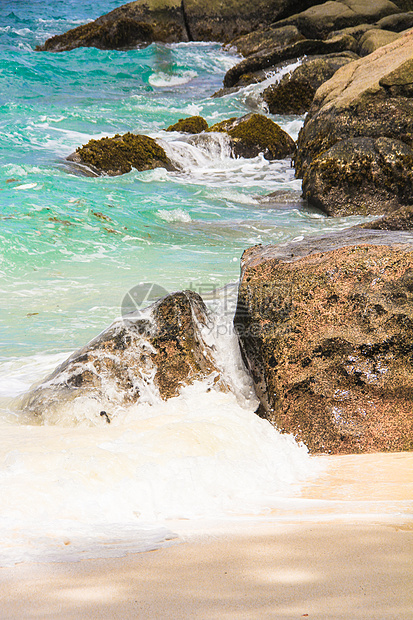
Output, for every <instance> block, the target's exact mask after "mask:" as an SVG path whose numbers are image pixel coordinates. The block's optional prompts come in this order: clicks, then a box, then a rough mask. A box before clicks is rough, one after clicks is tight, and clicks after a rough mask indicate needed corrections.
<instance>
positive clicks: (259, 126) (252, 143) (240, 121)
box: [209, 114, 295, 160]
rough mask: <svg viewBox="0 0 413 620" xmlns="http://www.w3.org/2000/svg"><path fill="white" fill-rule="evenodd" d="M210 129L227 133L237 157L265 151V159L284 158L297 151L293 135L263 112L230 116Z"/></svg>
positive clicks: (252, 155)
mask: <svg viewBox="0 0 413 620" xmlns="http://www.w3.org/2000/svg"><path fill="white" fill-rule="evenodd" d="M209 131H218V132H223V133H227V134H228V135H229V136H230V137H231V147H232V153H233V155H234V156H235V157H256V156H257V155H258V154H259V153H263V154H264V158H265V159H269V160H271V159H284V158H285V157H291V156H292V155H293V154H294V152H295V142H294V140H293V139H292V138H291V136H289V135H288V133H286V132H285V131H284V130H283V129H281V127H280V126H279V125H277V124H276V123H274V121H272V120H271V119H269V118H267V117H266V116H263V115H262V114H247V116H243V117H242V118H230V119H228V120H225V121H221V122H220V123H217V124H215V125H213V126H212V127H210V128H209Z"/></svg>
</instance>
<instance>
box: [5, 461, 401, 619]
mask: <svg viewBox="0 0 413 620" xmlns="http://www.w3.org/2000/svg"><path fill="white" fill-rule="evenodd" d="M412 484H413V477H412V455H411V454H408V453H406V454H393V455H392V454H377V455H359V456H348V457H333V459H332V460H330V461H329V467H328V468H327V469H326V472H325V473H324V474H322V475H321V476H320V477H319V478H318V479H317V480H315V481H313V482H312V483H309V484H308V485H307V486H306V487H305V488H304V489H303V490H302V493H301V500H302V502H303V503H302V506H301V508H295V509H293V508H291V507H290V508H285V510H284V512H283V511H282V510H281V509H280V510H279V511H278V512H276V513H273V514H270V515H268V516H267V517H261V518H257V519H255V520H254V519H250V520H249V519H238V520H234V521H233V522H232V523H231V522H221V524H215V525H214V526H212V525H211V526H210V527H209V528H208V531H207V532H205V528H203V525H202V524H200V523H198V524H196V523H195V524H194V523H187V522H181V523H180V522H176V523H174V524H173V526H174V531H176V532H177V533H178V534H179V539H177V541H176V542H175V541H174V542H173V543H172V545H171V546H169V547H165V548H162V549H159V550H157V551H154V552H147V553H139V554H132V555H128V556H126V557H123V558H114V559H100V560H86V561H81V562H73V563H65V562H62V563H48V564H40V563H39V564H20V565H17V566H15V567H12V568H1V569H0V598H1V618H2V619H3V620H9V619H10V620H11V619H15V618H53V619H55V618H56V619H59V620H60V619H66V618H73V619H74V618H76V619H78V618H93V619H95V618H96V619H98V618H122V619H124V618H139V619H164V618H165V619H166V618H172V619H187V618H188V619H189V618H191V619H192V618H197V619H200V620H209V619H210V620H218V619H224V618H231V619H232V618H234V619H237V620H238V619H241V618H242V619H244V618H245V619H248V620H253V619H255V618H256V619H258V618H271V619H272V618H273V619H282V618H286V619H298V618H307V617H308V618H313V619H316V620H332V619H337V620H349V619H366V618H371V619H374V620H396V619H397V620H411V618H412V617H413V568H412V567H413V562H412V559H413V523H412V521H411V513H410V514H409V506H410V499H411V496H412V494H411V489H412Z"/></svg>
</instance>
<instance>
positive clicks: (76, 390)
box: [22, 291, 226, 424]
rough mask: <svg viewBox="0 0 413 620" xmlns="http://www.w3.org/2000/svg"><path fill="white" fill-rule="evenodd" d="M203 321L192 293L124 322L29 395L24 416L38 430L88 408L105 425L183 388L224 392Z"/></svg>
mask: <svg viewBox="0 0 413 620" xmlns="http://www.w3.org/2000/svg"><path fill="white" fill-rule="evenodd" d="M208 321H209V318H208V314H207V310H206V307H205V305H204V303H203V301H202V299H201V298H200V296H199V295H197V294H196V293H193V292H192V291H183V292H180V293H174V294H172V295H168V296H167V297H164V298H163V299H161V300H159V301H158V302H156V303H155V304H154V305H153V306H151V307H150V308H149V309H147V310H146V311H145V312H144V313H140V312H137V313H135V314H134V313H132V314H127V315H125V316H124V317H123V319H119V320H118V321H116V322H115V323H114V324H113V325H111V326H110V327H109V328H108V329H106V330H105V331H104V332H102V334H100V335H99V336H98V337H97V338H95V339H94V340H92V341H91V342H90V343H89V344H87V345H86V346H85V347H83V348H82V349H80V350H78V351H76V352H75V353H73V355H71V356H70V357H69V359H68V360H66V361H65V362H64V363H63V364H62V365H61V366H59V367H58V368H57V369H56V370H55V371H54V372H53V373H52V374H51V375H50V376H49V377H47V378H46V379H45V381H44V382H43V383H41V384H40V385H39V386H38V387H37V388H35V389H34V390H33V391H32V392H30V393H29V394H28V395H27V396H26V397H25V399H24V402H23V407H22V408H23V412H24V413H25V414H27V415H28V416H30V417H31V418H32V419H33V420H34V421H36V420H37V421H38V422H39V423H41V422H44V423H46V424H53V423H59V424H65V421H66V422H68V423H70V420H66V418H65V411H66V410H67V409H69V410H71V411H73V410H74V409H73V404H76V402H77V403H78V404H79V405H80V406H81V405H82V403H85V402H87V404H85V407H87V409H88V411H89V414H88V419H89V421H90V423H91V424H98V423H99V422H102V418H103V423H104V422H105V420H106V421H110V420H111V419H112V417H113V416H116V413H117V410H118V409H119V407H124V406H127V405H130V404H132V403H138V402H149V403H152V402H154V401H156V400H157V399H159V398H162V399H163V400H167V399H168V398H172V397H173V396H177V395H178V394H179V390H180V388H181V387H182V386H183V385H188V384H191V383H193V382H194V381H195V380H201V379H205V378H206V377H211V381H212V383H213V384H214V385H215V386H217V387H218V389H224V390H225V389H226V386H225V384H224V382H223V381H222V379H221V377H220V371H219V369H218V368H217V367H216V365H215V362H214V359H213V355H212V352H211V350H210V349H209V347H208V346H207V344H206V343H205V342H204V340H203V337H202V333H201V331H202V329H201V328H202V326H205V325H207V323H208ZM75 401H76V402H75ZM67 404H69V405H70V408H68V407H67ZM102 411H103V412H104V414H103V415H102Z"/></svg>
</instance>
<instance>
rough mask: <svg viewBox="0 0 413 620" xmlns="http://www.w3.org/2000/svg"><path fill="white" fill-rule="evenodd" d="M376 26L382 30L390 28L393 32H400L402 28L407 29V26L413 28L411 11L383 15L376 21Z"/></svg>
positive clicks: (412, 12)
mask: <svg viewBox="0 0 413 620" xmlns="http://www.w3.org/2000/svg"><path fill="white" fill-rule="evenodd" d="M412 4H413V3H412ZM377 27H378V28H382V29H383V30H392V31H393V32H402V31H403V30H408V28H413V11H409V12H408V13H397V14H396V15H389V16H388V17H383V19H381V20H380V21H378V22H377Z"/></svg>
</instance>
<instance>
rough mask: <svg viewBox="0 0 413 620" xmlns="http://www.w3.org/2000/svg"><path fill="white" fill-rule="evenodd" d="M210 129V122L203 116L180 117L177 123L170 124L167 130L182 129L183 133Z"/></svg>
mask: <svg viewBox="0 0 413 620" xmlns="http://www.w3.org/2000/svg"><path fill="white" fill-rule="evenodd" d="M207 129H208V123H207V122H206V120H205V119H204V118H202V116H189V117H188V118H180V119H179V121H178V122H177V123H175V124H174V125H170V126H169V127H168V128H167V129H165V131H181V132H182V133H192V134H195V133H201V132H202V131H206V130H207Z"/></svg>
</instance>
